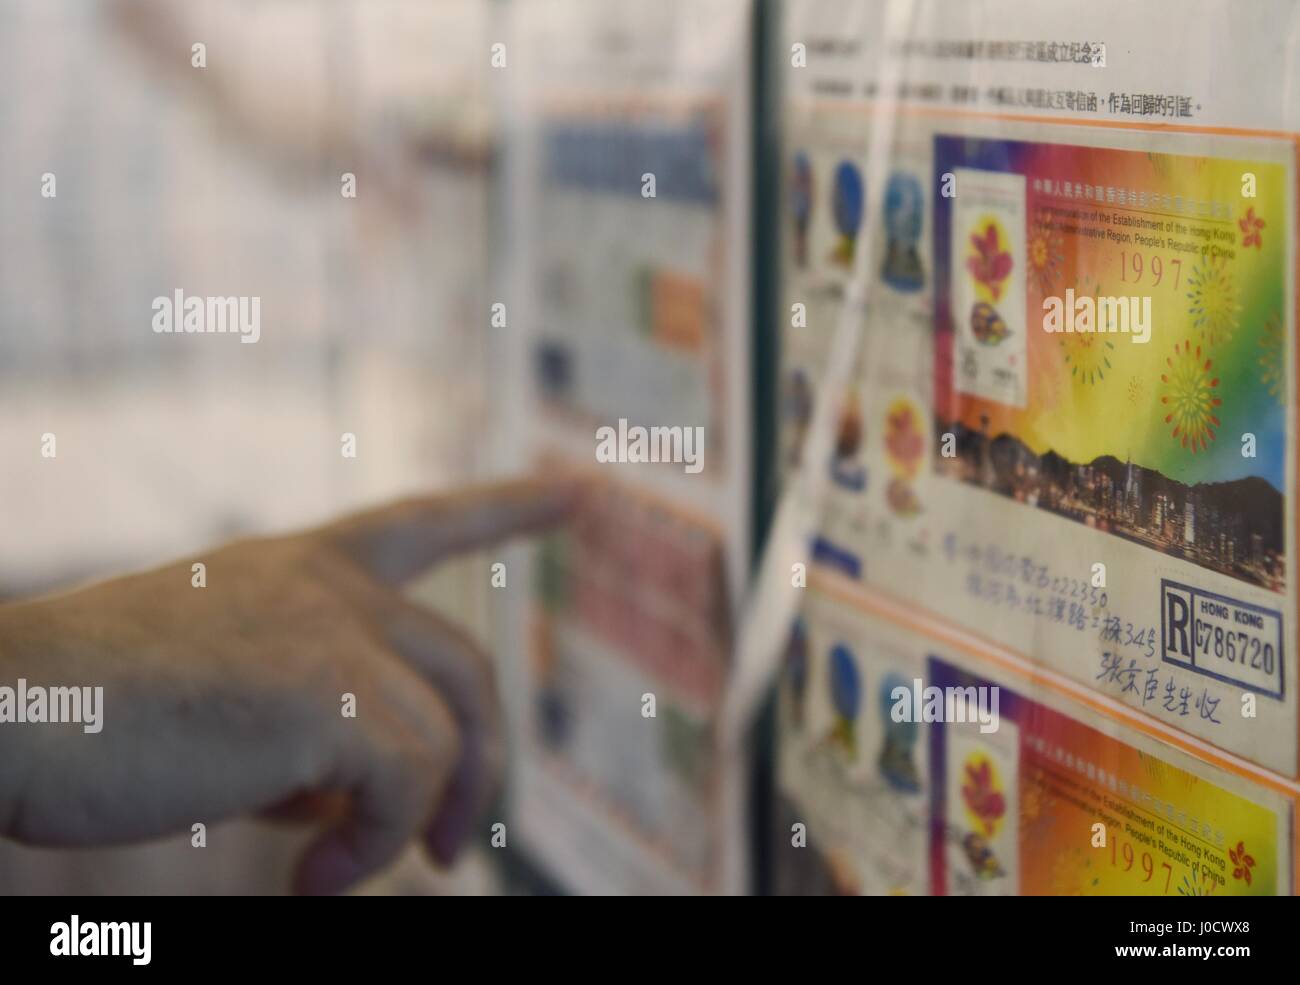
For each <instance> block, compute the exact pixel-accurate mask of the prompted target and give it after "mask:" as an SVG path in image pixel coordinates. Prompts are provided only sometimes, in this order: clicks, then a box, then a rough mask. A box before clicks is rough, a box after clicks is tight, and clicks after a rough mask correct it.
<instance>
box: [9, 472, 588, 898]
mask: <svg viewBox="0 0 1300 985" xmlns="http://www.w3.org/2000/svg"><path fill="white" fill-rule="evenodd" d="M578 494H579V486H578V484H577V483H576V482H575V481H573V480H570V479H553V480H527V481H522V482H515V483H510V484H504V485H497V486H489V487H483V488H479V489H473V490H468V491H464V492H458V493H455V494H453V495H447V496H438V497H431V498H426V499H412V500H408V501H404V502H400V503H397V504H395V505H393V506H389V507H385V508H382V509H378V510H374V511H372V512H368V513H362V514H358V515H356V516H353V517H349V518H347V519H344V520H342V521H340V522H338V523H335V524H333V525H330V526H327V527H323V528H321V529H318V530H313V531H309V532H307V533H302V534H298V535H295V536H288V537H272V538H266V539H258V540H247V541H240V542H237V543H233V544H230V545H229V546H226V547H223V548H220V549H218V550H214V551H212V552H209V553H207V554H202V555H196V556H195V557H193V558H191V559H188V560H186V561H183V562H180V563H178V564H174V565H171V566H169V567H165V568H161V569H158V570H156V571H151V572H147V573H144V574H137V575H130V576H127V577H123V578H117V579H114V580H112V581H107V582H103V583H100V584H97V585H93V586H91V587H88V588H85V589H82V590H80V591H76V592H73V593H70V594H67V595H61V596H57V597H51V598H45V599H39V600H34V601H31V602H26V603H20V604H15V605H10V606H6V607H3V608H0V685H7V686H10V687H13V686H15V685H16V683H17V680H18V678H20V677H24V678H26V679H27V681H28V685H29V686H32V685H38V684H39V685H43V686H46V687H57V686H103V688H104V695H103V707H102V709H101V715H102V720H103V729H102V731H101V732H99V733H96V734H87V733H85V732H84V731H83V730H82V728H81V726H79V725H70V724H69V725H52V724H26V725H17V724H8V725H0V835H5V836H8V837H11V838H15V839H18V840H19V841H24V842H28V843H31V844H36V845H59V846H75V845H102V844H111V843H115V842H125V841H133V840H138V839H143V838H149V837H154V836H159V835H163V834H167V833H171V832H176V831H189V830H190V827H191V825H192V824H194V823H195V822H199V821H201V822H204V823H207V824H211V823H212V822H215V821H219V820H221V819H224V818H229V817H234V816H238V815H243V814H248V813H253V812H266V813H271V814H274V815H278V816H293V817H304V816H305V817H308V818H315V819H317V820H321V819H328V820H329V823H328V824H327V826H326V827H325V828H324V829H323V830H322V832H321V833H320V834H319V835H318V837H317V838H316V839H315V841H314V842H313V843H312V844H311V846H310V847H309V848H308V850H307V852H306V853H305V855H304V857H303V858H302V860H301V861H300V863H299V868H298V873H297V879H296V887H295V888H297V889H298V890H299V891H302V892H313V893H321V892H338V891H341V890H343V889H345V888H347V887H348V886H350V885H352V884H353V883H354V882H356V881H357V880H359V879H361V878H362V877H364V876H366V875H368V874H370V873H373V872H375V871H376V870H378V869H380V868H381V867H382V866H384V865H385V864H386V863H387V862H389V861H390V860H391V859H393V858H394V857H395V856H396V855H397V854H398V852H399V851H400V850H401V849H402V848H403V847H404V846H405V845H406V844H407V843H408V842H409V841H410V839H411V838H412V837H413V836H416V835H419V834H423V835H424V837H425V841H426V845H427V846H428V847H429V849H430V850H431V851H432V853H433V855H434V856H435V857H436V858H437V859H439V860H440V861H443V862H447V861H449V860H450V859H451V858H452V857H453V856H454V855H455V853H456V851H457V849H458V848H459V846H460V845H461V843H462V841H463V840H464V838H465V836H466V835H467V834H468V832H469V830H470V828H471V826H472V825H473V823H474V822H475V820H476V818H477V816H478V814H479V813H480V812H481V811H482V809H483V808H484V807H485V806H486V805H487V804H488V802H489V801H490V800H491V799H492V798H493V796H494V793H495V788H496V782H497V774H498V770H499V767H500V764H501V758H502V735H501V730H500V726H499V709H498V705H497V700H496V694H495V691H494V685H493V675H492V668H491V664H490V661H489V658H488V657H487V655H485V654H484V653H482V652H480V651H479V650H478V649H477V648H476V647H475V646H474V644H473V643H471V642H470V641H469V640H468V639H467V638H466V637H465V636H464V635H463V634H462V633H460V632H459V631H457V630H456V629H455V628H454V627H453V626H451V625H450V624H449V623H447V622H446V621H444V620H442V619H441V618H439V617H438V616H435V615H433V614H432V613H430V612H428V611H427V610H425V609H423V608H421V607H419V606H416V605H414V604H412V603H411V602H408V601H407V600H406V599H405V598H403V596H402V595H401V594H400V592H399V591H398V589H399V587H400V586H401V584H402V583H403V582H405V581H406V580H408V579H410V578H412V577H413V576H415V575H417V574H419V573H420V572H422V571H424V570H425V569H426V568H428V567H429V566H430V565H431V564H432V563H434V562H436V561H438V560H439V559H441V558H445V557H447V556H449V555H452V554H455V553H457V552H459V551H464V550H467V549H471V548H477V547H481V546H483V545H486V544H489V543H492V542H495V541H498V540H500V539H502V538H505V537H508V536H511V535H515V534H520V533H525V532H529V531H533V530H536V529H538V528H541V527H543V526H545V525H547V524H550V523H553V522H555V521H558V520H559V519H561V518H562V517H564V516H565V515H566V514H567V513H568V512H569V510H570V509H571V508H572V507H573V506H574V505H575V504H576V501H577V498H578ZM195 561H202V562H203V563H204V564H205V565H206V566H207V572H206V578H207V587H206V588H195V587H192V585H191V564H192V563H193V562H195ZM345 693H350V694H352V695H355V697H356V717H355V718H351V717H344V715H343V713H342V708H343V695H344V694H345Z"/></svg>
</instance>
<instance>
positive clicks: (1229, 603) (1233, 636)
mask: <svg viewBox="0 0 1300 985" xmlns="http://www.w3.org/2000/svg"><path fill="white" fill-rule="evenodd" d="M1160 609H1161V615H1160V641H1161V657H1162V659H1163V660H1164V661H1165V663H1171V664H1177V665H1179V666H1181V667H1186V668H1187V669H1188V670H1194V671H1196V672H1197V673H1198V674H1205V675H1206V676H1208V677H1213V678H1215V679H1216V680H1220V681H1224V682H1225V683H1228V684H1236V685H1237V686H1239V687H1243V688H1245V689H1246V690H1248V691H1257V692H1259V693H1260V694H1267V695H1271V696H1272V697H1275V698H1281V697H1282V696H1283V694H1284V693H1285V680H1284V675H1283V672H1282V614H1281V613H1280V612H1276V611H1274V610H1273V609H1265V608H1262V607H1260V606H1258V605H1251V604H1250V603H1248V602H1238V601H1236V600H1235V599H1230V598H1228V597H1227V596H1225V595H1216V594H1215V593H1214V592H1207V591H1204V590H1203V589H1199V588H1193V587H1191V586H1190V585H1182V584H1179V583H1178V582H1176V581H1169V580H1167V579H1161V581H1160Z"/></svg>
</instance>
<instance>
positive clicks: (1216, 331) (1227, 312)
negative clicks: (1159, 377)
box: [1187, 257, 1241, 346]
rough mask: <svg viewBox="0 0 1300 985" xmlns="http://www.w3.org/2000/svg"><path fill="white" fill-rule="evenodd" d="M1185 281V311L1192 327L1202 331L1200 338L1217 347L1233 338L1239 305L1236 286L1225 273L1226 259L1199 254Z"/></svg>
mask: <svg viewBox="0 0 1300 985" xmlns="http://www.w3.org/2000/svg"><path fill="white" fill-rule="evenodd" d="M1187 283H1188V287H1189V288H1190V289H1189V290H1188V292H1187V301H1188V308H1187V310H1188V313H1189V314H1190V315H1191V316H1192V327H1193V328H1195V329H1197V330H1198V331H1200V333H1201V341H1202V342H1203V343H1204V344H1205V345H1207V346H1216V345H1218V344H1219V343H1220V342H1226V341H1227V340H1228V339H1230V338H1232V333H1233V332H1235V331H1236V330H1237V313H1238V312H1239V311H1241V305H1239V304H1238V303H1237V286H1236V284H1235V283H1233V280H1232V274H1230V273H1229V272H1228V264H1227V260H1225V259H1222V258H1220V259H1217V260H1215V259H1212V258H1210V257H1201V258H1200V259H1199V260H1198V261H1197V263H1196V266H1195V267H1194V268H1193V269H1192V272H1191V273H1190V274H1189V275H1188V277H1187Z"/></svg>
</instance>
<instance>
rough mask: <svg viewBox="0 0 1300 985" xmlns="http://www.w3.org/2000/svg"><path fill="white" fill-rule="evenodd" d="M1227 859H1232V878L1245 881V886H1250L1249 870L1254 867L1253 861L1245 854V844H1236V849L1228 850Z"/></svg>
mask: <svg viewBox="0 0 1300 985" xmlns="http://www.w3.org/2000/svg"><path fill="white" fill-rule="evenodd" d="M1228 858H1230V859H1232V865H1233V869H1232V878H1234V879H1245V880H1246V885H1247V886H1249V885H1250V870H1251V869H1253V868H1254V867H1255V859H1254V858H1253V857H1252V856H1250V855H1247V854H1246V844H1245V842H1241V841H1239V842H1237V847H1236V849H1235V850H1234V849H1231V848H1229V849H1228Z"/></svg>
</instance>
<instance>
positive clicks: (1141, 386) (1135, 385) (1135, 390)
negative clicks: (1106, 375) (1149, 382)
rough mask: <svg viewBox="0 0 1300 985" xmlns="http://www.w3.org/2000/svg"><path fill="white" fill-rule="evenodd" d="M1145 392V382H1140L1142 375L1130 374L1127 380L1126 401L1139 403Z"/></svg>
mask: <svg viewBox="0 0 1300 985" xmlns="http://www.w3.org/2000/svg"><path fill="white" fill-rule="evenodd" d="M1145 394H1146V384H1145V383H1143V382H1142V377H1140V376H1130V377H1129V380H1128V402H1129V403H1131V404H1134V405H1137V404H1140V403H1141V402H1142V397H1143V396H1144V395H1145Z"/></svg>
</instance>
